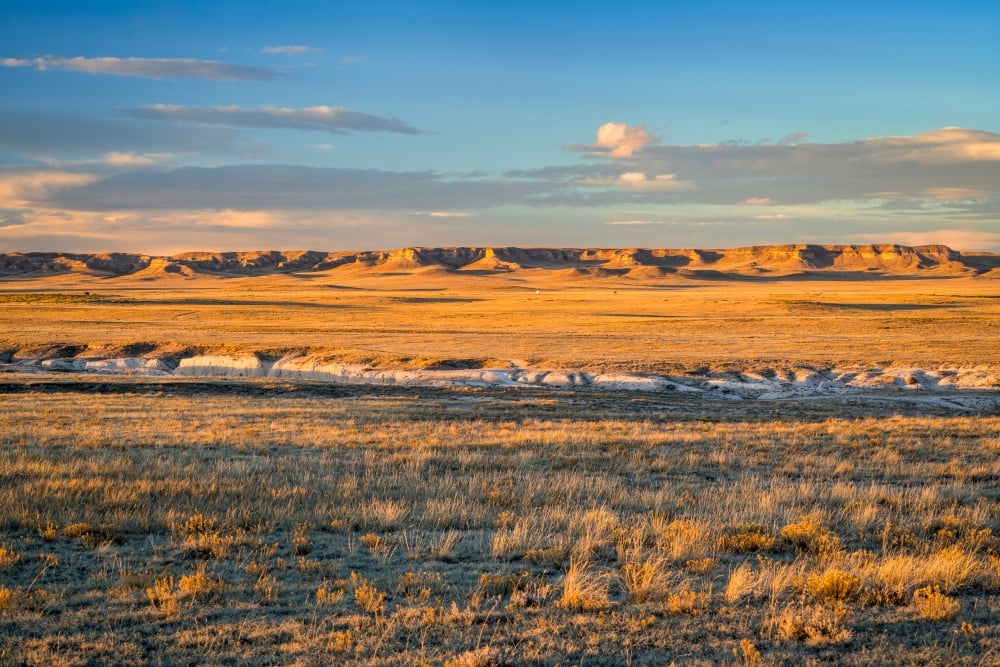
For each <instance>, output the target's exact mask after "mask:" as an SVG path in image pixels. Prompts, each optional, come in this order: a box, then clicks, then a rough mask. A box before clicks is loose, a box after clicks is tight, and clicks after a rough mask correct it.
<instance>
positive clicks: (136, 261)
mask: <svg viewBox="0 0 1000 667" xmlns="http://www.w3.org/2000/svg"><path fill="white" fill-rule="evenodd" d="M453 271H463V272H466V273H468V274H478V275H483V274H487V275H488V274H494V273H495V274H514V273H518V272H521V271H533V272H535V273H538V272H539V271H542V272H546V273H551V275H550V276H549V277H551V278H553V279H560V278H565V279H580V278H584V279H598V280H599V279H602V278H608V277H612V278H618V277H625V278H638V279H646V280H648V279H657V278H662V277H669V276H676V277H681V278H684V277H688V278H706V277H709V278H716V279H726V278H755V277H757V278H765V277H774V278H780V277H794V276H803V275H817V274H819V275H822V274H827V275H828V276H829V277H838V278H844V279H852V278H860V277H866V276H884V277H894V276H905V277H920V276H927V277H935V278H940V277H949V276H953V277H960V276H976V275H982V276H987V277H997V275H998V272H1000V255H995V254H990V253H962V252H959V251H956V250H952V249H951V248H948V247H946V246H915V247H909V246H901V245H862V246H858V245H831V246H819V245H771V246H750V247H744V248H731V249H724V250H701V249H676V250H674V249H647V248H629V249H576V248H518V247H498V248H491V247H483V248H477V247H455V248H420V247H417V248H399V249H396V250H388V251H360V252H330V253H327V252H319V251H312V250H299V251H276V250H261V251H251V252H223V253H215V252H189V253H183V254H180V255H174V256H173V257H150V256H148V255H136V254H127V253H104V254H73V253H7V254H3V255H0V278H19V279H31V278H41V277H47V276H72V275H86V276H102V277H110V278H118V277H126V276H127V277H134V278H139V279H143V280H152V279H156V278H157V277H169V278H174V279H176V278H178V277H181V278H192V277H196V276H198V275H214V276H221V277H253V276H267V275H278V274H305V275H308V274H317V273H340V272H349V273H351V274H353V275H357V274H369V273H370V274H372V275H380V274H381V275H386V274H388V275H399V274H408V273H417V274H426V273H445V272H453Z"/></svg>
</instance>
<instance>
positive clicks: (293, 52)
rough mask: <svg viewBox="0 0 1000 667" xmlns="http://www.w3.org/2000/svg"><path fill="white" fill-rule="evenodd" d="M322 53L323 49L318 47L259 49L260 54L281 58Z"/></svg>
mask: <svg viewBox="0 0 1000 667" xmlns="http://www.w3.org/2000/svg"><path fill="white" fill-rule="evenodd" d="M322 51H323V49H321V48H319V47H315V46H298V45H282V46H264V47H261V49H260V52H261V53H264V54H267V55H281V56H299V55H308V54H311V53H322Z"/></svg>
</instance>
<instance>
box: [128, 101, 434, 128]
mask: <svg viewBox="0 0 1000 667" xmlns="http://www.w3.org/2000/svg"><path fill="white" fill-rule="evenodd" d="M119 113H121V114H123V115H125V116H128V117H129V118H135V119H142V120H167V121H176V122H182V123H199V124H205V125H227V126H230V127H252V128H275V129H278V128H281V129H290V130H300V131H313V132H317V131H318V132H332V133H334V134H347V133H350V132H395V133H397V134H421V131H420V130H418V129H417V128H415V127H413V126H412V125H408V124H407V123H405V122H403V121H401V120H399V119H398V118H384V117H382V116H373V115H371V114H366V113H361V112H360V111H354V110H352V109H345V108H344V107H329V106H315V107H305V108H302V109H290V108H287V107H274V106H260V107H255V108H250V109H244V108H241V107H237V106H220V107H192V106H182V105H177V104H152V105H149V106H143V107H138V108H136V109H119Z"/></svg>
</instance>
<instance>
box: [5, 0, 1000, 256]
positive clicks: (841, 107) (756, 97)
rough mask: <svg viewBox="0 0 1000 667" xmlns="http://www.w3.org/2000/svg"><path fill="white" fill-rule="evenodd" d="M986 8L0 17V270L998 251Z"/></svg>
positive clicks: (875, 4)
mask: <svg viewBox="0 0 1000 667" xmlns="http://www.w3.org/2000/svg"><path fill="white" fill-rule="evenodd" d="M998 27H1000V3H995V2H993V1H992V0H991V1H989V2H982V1H962V0H953V1H951V2H919V1H918V0H909V1H907V2H901V1H900V2H895V1H893V2H888V1H878V0H870V1H868V2H854V1H851V0H847V1H841V2H809V1H806V0H798V1H797V2H766V1H757V2H734V1H723V0H706V1H704V2H667V1H661V2H629V1H627V0H623V1H620V2H614V3H611V2H592V1H589V0H577V1H575V2H549V1H545V0H541V1H537V2H523V1H514V0H511V1H509V2H503V3H500V2H475V1H473V0H465V1H463V2H395V1H387V2H377V1H372V2H367V3H358V2H338V1H336V0H332V1H327V2H291V1H288V2H277V1H274V2H265V1H255V0H240V1H232V2H229V1H219V2H212V1H208V0H201V1H197V2H196V1H189V2H185V1H180V0H177V1H170V2H166V1H160V2H146V1H142V0H131V1H122V2H101V1H100V0H94V1H88V2H78V1H76V0H74V1H70V2H48V1H46V0H33V1H32V2H16V1H12V2H5V3H3V4H2V6H0V252H28V251H66V252H141V253H149V254H174V253H179V252H185V251H192V250H215V251H225V250H256V249H280V250H293V249H314V250H330V251H333V250H364V249H387V248H398V247H403V246H456V245H469V246H487V245H492V246H496V245H521V246H564V247H661V248H690V247H699V248H728V247H736V246H746V245H763V244H777V243H782V244H784V243H821V244H834V243H847V244H868V243H902V244H907V245H922V244H939V243H940V244H946V245H950V246H952V247H953V248H956V249H960V250H966V251H987V252H1000V40H998V39H997V29H998Z"/></svg>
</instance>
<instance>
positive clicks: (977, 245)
mask: <svg viewBox="0 0 1000 667" xmlns="http://www.w3.org/2000/svg"><path fill="white" fill-rule="evenodd" d="M850 239H851V240H852V241H855V242H861V243H898V244H899V245H908V246H919V245H946V246H948V247H949V248H951V249H953V250H962V251H966V252H969V251H984V250H985V251H992V252H1000V233H998V232H985V231H981V230H975V229H932V230H928V231H901V232H878V233H865V234H854V235H853V236H851V237H850Z"/></svg>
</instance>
